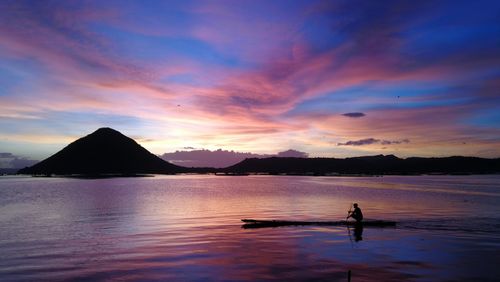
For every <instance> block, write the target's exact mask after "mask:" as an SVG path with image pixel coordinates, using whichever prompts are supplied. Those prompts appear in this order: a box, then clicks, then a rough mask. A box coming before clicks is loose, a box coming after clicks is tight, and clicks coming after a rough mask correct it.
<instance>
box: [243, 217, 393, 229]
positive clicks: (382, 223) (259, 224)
mask: <svg viewBox="0 0 500 282" xmlns="http://www.w3.org/2000/svg"><path fill="white" fill-rule="evenodd" d="M241 221H243V222H244V223H245V224H243V226H242V227H243V228H263V227H278V226H300V225H316V226H363V227H394V226H396V222H395V221H390V220H364V221H363V222H361V223H358V222H356V221H347V220H339V221H291V220H257V219H242V220H241Z"/></svg>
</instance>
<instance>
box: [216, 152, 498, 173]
mask: <svg viewBox="0 0 500 282" xmlns="http://www.w3.org/2000/svg"><path fill="white" fill-rule="evenodd" d="M224 171H225V172H227V173H270V174H280V173H286V174H316V175H322V174H327V173H334V174H335V173H338V174H368V175H376V174H429V173H436V174H485V173H500V159H483V158H476V157H446V158H416V157H413V158H407V159H400V158H398V157H396V156H394V155H387V156H384V155H378V156H368V157H354V158H345V159H336V158H267V159H255V158H252V159H246V160H244V161H242V162H240V163H238V164H236V165H233V166H230V167H228V168H225V169H224Z"/></svg>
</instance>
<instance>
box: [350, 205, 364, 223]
mask: <svg viewBox="0 0 500 282" xmlns="http://www.w3.org/2000/svg"><path fill="white" fill-rule="evenodd" d="M353 206H354V211H349V212H348V214H347V218H349V217H352V218H354V219H355V220H356V222H358V223H359V222H361V221H362V220H363V213H362V212H361V209H360V208H359V207H358V204H356V203H355V204H353Z"/></svg>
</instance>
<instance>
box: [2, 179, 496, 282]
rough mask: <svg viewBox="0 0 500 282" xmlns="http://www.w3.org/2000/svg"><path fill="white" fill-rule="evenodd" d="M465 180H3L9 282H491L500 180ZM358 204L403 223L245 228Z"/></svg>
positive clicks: (341, 215) (321, 217)
mask: <svg viewBox="0 0 500 282" xmlns="http://www.w3.org/2000/svg"><path fill="white" fill-rule="evenodd" d="M456 179H457V178H453V177H452V178H449V177H443V178H440V177H434V176H433V177H428V178H427V177H409V178H402V177H383V178H327V177H321V178H315V177H269V176H264V177H260V176H248V177H245V181H241V177H239V178H238V177H230V176H228V177H211V176H166V177H155V178H146V179H130V178H128V179H97V180H76V179H36V180H33V179H31V178H27V179H24V180H23V179H16V180H15V181H10V180H9V181H4V180H3V179H0V277H1V280H2V281H9V280H78V279H80V280H91V281H98V280H148V281H155V280H156V281H164V280H178V281H193V280H196V281H202V280H203V281H220V280H228V281H249V280H266V281H284V280H287V281H288V280H290V281H310V280H317V281H322V280H324V281H346V274H347V271H348V270H351V271H352V279H353V281H373V280H380V281H408V280H421V281H432V280H482V281H487V280H488V279H489V280H494V279H496V277H498V276H500V272H499V270H498V268H497V267H496V262H497V261H498V256H497V254H496V252H495V251H496V250H497V249H498V248H499V247H500V235H499V234H500V232H499V231H500V226H499V225H498V224H492V222H499V214H500V213H499V212H500V210H499V207H498V201H497V200H496V199H497V198H496V197H492V196H491V195H493V194H497V193H498V190H499V189H498V188H499V184H498V183H500V181H499V180H500V178H499V177H497V178H491V177H490V178H486V179H485V178H484V177H477V178H474V177H469V178H463V177H462V178H458V179H462V180H463V181H464V183H465V184H464V185H463V186H460V185H457V183H461V182H460V181H459V180H456ZM475 181H476V182H477V183H479V185H478V186H479V188H474V183H475ZM391 187H392V188H391ZM405 187H411V189H405ZM428 187H434V188H436V189H432V190H428V189H427V188H428ZM437 188H438V189H437ZM453 189H458V190H463V191H466V192H467V191H472V190H474V189H478V192H481V193H480V194H478V193H455V192H451V193H449V191H453ZM472 192H473V191H472ZM485 193H486V194H487V196H485V195H484V194H485ZM464 195H467V197H468V198H467V200H468V201H467V202H464V201H463V200H464V199H463V196H464ZM352 202H360V203H362V205H363V212H364V214H365V217H367V218H368V219H370V218H372V219H373V218H375V219H394V220H396V221H398V222H401V223H402V224H401V226H399V223H398V227H397V228H395V229H394V228H391V229H381V228H367V229H366V230H363V227H362V226H355V227H354V228H352V227H350V228H347V227H345V226H302V227H283V228H266V229H258V230H254V229H242V228H240V227H241V222H240V219H242V218H269V219H294V220H309V221H325V220H326V221H329V220H341V219H345V214H346V207H348V206H349V205H350V203H352ZM474 214H481V216H482V218H480V219H478V218H477V217H474V216H473V215H474ZM351 243H352V244H351ZM476 261H478V262H479V261H480V262H481V265H477V264H478V263H476Z"/></svg>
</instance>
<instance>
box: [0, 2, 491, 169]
mask: <svg viewBox="0 0 500 282" xmlns="http://www.w3.org/2000/svg"><path fill="white" fill-rule="evenodd" d="M499 15H500V1H352V0H348V1H7V0H3V1H0V153H2V154H4V155H3V156H12V157H16V158H21V159H22V158H26V159H36V160H40V159H43V158H46V157H48V156H50V155H51V154H53V153H55V152H57V151H58V150H60V149H62V148H63V147H64V146H65V145H67V144H68V143H69V142H72V141H74V140H76V139H77V138H79V137H82V136H84V135H87V134H89V133H91V132H93V131H95V130H96V129H97V128H99V127H112V128H114V129H116V130H119V131H120V132H122V133H123V134H125V135H127V136H129V137H131V138H134V139H135V140H136V141H138V142H139V143H140V144H141V145H142V146H144V147H145V148H147V149H148V150H150V151H151V152H153V153H155V154H163V153H165V152H172V151H175V150H183V148H187V147H189V148H196V149H210V150H215V149H218V148H221V149H223V150H235V151H239V152H253V153H259V154H269V153H276V152H279V151H284V150H287V149H290V148H291V149H296V150H299V151H302V152H307V153H309V155H310V156H311V157H317V156H324V157H348V156H360V155H374V154H395V155H397V156H400V157H407V156H449V155H469V156H481V157H500V18H499ZM8 154H11V155H8Z"/></svg>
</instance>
